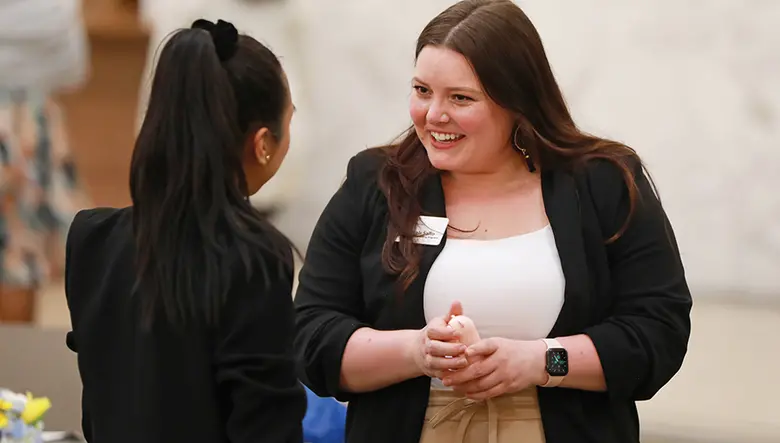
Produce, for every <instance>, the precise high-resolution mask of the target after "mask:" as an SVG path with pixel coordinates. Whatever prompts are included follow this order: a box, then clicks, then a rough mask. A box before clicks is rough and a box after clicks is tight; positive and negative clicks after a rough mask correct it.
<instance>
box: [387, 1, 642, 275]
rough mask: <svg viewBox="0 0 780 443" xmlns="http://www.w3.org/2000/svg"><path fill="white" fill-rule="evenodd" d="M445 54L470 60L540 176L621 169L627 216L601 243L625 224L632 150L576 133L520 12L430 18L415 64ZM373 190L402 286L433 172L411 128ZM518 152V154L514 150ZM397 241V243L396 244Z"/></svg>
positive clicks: (456, 8) (486, 7) (470, 4)
mask: <svg viewBox="0 0 780 443" xmlns="http://www.w3.org/2000/svg"><path fill="white" fill-rule="evenodd" d="M429 45H432V46H437V47H443V48H448V49H451V50H453V51H455V52H458V53H460V54H462V55H463V56H464V57H466V59H467V60H469V62H470V63H471V65H472V66H473V68H474V71H475V72H476V74H477V77H478V78H479V80H480V82H481V83H482V87H483V88H484V90H485V92H486V93H487V95H488V96H489V97H490V98H491V99H492V100H493V101H494V102H496V103H497V104H498V105H499V106H501V107H502V108H504V109H506V110H508V111H509V112H511V113H512V114H513V115H515V117H516V119H515V120H516V126H515V131H514V132H513V133H512V134H511V137H515V139H514V141H513V142H514V143H516V144H517V145H518V146H521V147H523V148H524V149H525V150H526V151H527V153H528V154H529V155H530V157H531V159H532V160H533V162H534V163H535V164H536V165H538V166H539V168H540V169H541V170H543V171H549V170H553V169H560V168H567V169H572V168H574V167H575V166H577V165H582V164H583V163H584V162H585V161H587V160H589V159H594V158H601V159H605V160H608V161H610V162H612V163H614V164H615V165H616V166H617V167H619V168H620V170H621V171H622V174H623V178H624V180H625V182H626V185H627V187H628V192H629V198H630V202H631V205H630V211H629V215H628V217H627V219H626V221H625V223H624V224H623V226H622V227H621V228H620V229H619V230H618V232H616V233H615V234H614V235H612V236H611V237H610V238H609V239H608V240H607V242H613V241H615V240H617V239H618V238H619V237H620V236H621V235H622V234H623V232H625V229H626V227H627V224H628V222H629V220H630V218H631V216H632V214H633V212H634V209H635V207H636V204H637V199H638V198H639V190H638V187H637V184H636V180H635V177H634V167H635V166H636V165H637V164H641V161H640V160H639V158H638V157H637V155H636V152H635V151H634V150H633V149H631V148H629V147H627V146H625V145H623V144H621V143H618V142H615V141H612V140H606V139H603V138H599V137H595V136H592V135H589V134H586V133H584V132H583V131H581V130H580V129H579V128H577V126H576V125H575V124H574V121H573V119H572V117H571V114H570V113H569V110H568V108H567V106H566V102H565V100H564V98H563V95H562V94H561V90H560V88H559V87H558V83H557V81H556V80H555V76H554V75H553V73H552V70H551V69H550V64H549V62H548V60H547V55H546V53H545V50H544V46H543V45H542V40H541V38H540V37H539V34H538V33H537V31H536V28H534V25H533V24H532V23H531V21H530V20H529V19H528V17H527V16H526V15H525V13H523V11H522V10H521V9H520V8H519V7H518V6H517V5H515V4H514V3H513V2H512V1H510V0H464V1H461V2H458V3H456V4H455V5H453V6H451V7H450V8H448V9H447V10H445V11H444V12H442V13H441V14H439V15H438V16H436V17H435V18H434V19H433V20H431V22H430V23H428V25H427V26H426V27H425V29H423V31H422V33H421V34H420V37H419V38H418V39H417V48H416V51H415V60H416V59H417V57H418V56H419V55H420V52H421V51H422V50H423V48H425V47H426V46H429ZM385 149H386V151H387V160H386V162H385V165H384V166H383V168H382V170H381V173H380V178H379V185H380V187H381V189H382V191H383V193H384V194H385V197H386V198H387V202H388V207H389V226H388V230H387V238H386V240H385V244H384V248H383V250H382V263H383V265H384V267H385V269H386V270H387V271H388V272H390V273H392V274H394V275H398V282H399V283H400V285H401V288H402V289H406V288H407V287H408V286H409V285H410V284H411V282H412V281H414V279H415V278H417V275H418V273H419V261H420V250H419V245H416V244H415V243H414V242H413V237H414V228H415V225H416V224H417V220H418V218H419V216H420V215H421V211H422V208H421V206H420V203H419V201H418V195H419V192H420V189H421V187H422V185H423V183H424V182H425V181H426V179H427V178H429V177H430V176H431V175H433V174H436V173H437V172H438V171H436V169H435V168H434V167H433V166H432V165H431V163H430V161H429V159H428V155H427V153H426V151H425V148H424V147H423V144H422V142H421V141H420V139H419V138H418V137H417V134H416V133H415V131H414V128H410V129H409V130H408V131H407V132H406V133H405V135H403V136H402V139H401V140H400V141H399V142H398V143H397V144H394V145H390V146H387V147H385ZM518 155H520V154H519V153H518ZM398 236H400V241H399V242H396V241H395V239H396V238H397V237H398Z"/></svg>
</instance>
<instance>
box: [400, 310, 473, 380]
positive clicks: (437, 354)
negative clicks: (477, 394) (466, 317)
mask: <svg viewBox="0 0 780 443" xmlns="http://www.w3.org/2000/svg"><path fill="white" fill-rule="evenodd" d="M462 314H463V307H462V306H461V304H460V302H457V301H456V302H453V303H452V306H450V312H449V313H448V314H447V315H446V316H444V317H436V318H435V319H433V320H431V322H430V323H428V325H427V326H425V327H424V328H423V329H421V330H420V331H419V333H418V334H417V336H416V338H415V341H414V342H413V343H412V344H411V349H410V351H411V353H412V357H413V358H414V362H415V364H416V365H417V367H418V369H419V370H420V371H421V372H422V373H423V374H425V375H427V376H429V377H435V378H442V377H443V376H444V374H445V373H447V372H449V371H451V370H457V369H463V368H465V367H466V366H468V361H466V354H465V352H466V345H464V344H463V343H461V342H460V340H459V338H458V335H457V333H456V331H455V330H454V329H452V328H451V327H449V326H448V325H447V322H448V321H449V319H450V318H452V316H453V315H462Z"/></svg>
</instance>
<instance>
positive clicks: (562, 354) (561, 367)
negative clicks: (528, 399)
mask: <svg viewBox="0 0 780 443" xmlns="http://www.w3.org/2000/svg"><path fill="white" fill-rule="evenodd" d="M547 373H548V374H550V376H552V377H563V376H564V375H567V374H568V373H569V354H568V353H567V352H566V349H548V350H547Z"/></svg>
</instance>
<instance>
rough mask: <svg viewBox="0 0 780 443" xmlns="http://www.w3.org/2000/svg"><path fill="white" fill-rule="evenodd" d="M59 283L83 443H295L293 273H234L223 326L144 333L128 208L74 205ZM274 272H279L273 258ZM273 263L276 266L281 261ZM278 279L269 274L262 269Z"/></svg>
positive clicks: (298, 407) (298, 395) (301, 408)
mask: <svg viewBox="0 0 780 443" xmlns="http://www.w3.org/2000/svg"><path fill="white" fill-rule="evenodd" d="M66 255H67V258H66V272H65V290H66V295H67V299H68V307H69V309H70V316H71V324H72V327H73V331H72V332H70V333H68V337H67V343H68V347H70V348H71V349H72V350H73V351H76V352H77V353H78V366H79V372H80V373H81V380H82V382H83V385H84V387H83V395H82V428H83V430H84V435H85V436H86V438H87V441H89V442H90V443H124V442H127V443H137V442H147V443H176V442H181V443H185V442H210V443H218V442H225V443H227V442H231V443H240V442H246V443H250V442H251V443H255V442H269V443H270V442H277V443H294V442H298V443H300V442H301V441H302V439H303V434H302V432H303V431H302V427H301V421H302V419H303V416H304V414H305V413H306V394H305V391H304V389H303V386H301V384H300V383H299V381H298V379H297V377H296V375H295V358H294V353H293V348H292V344H293V335H294V327H295V324H294V319H293V317H294V312H293V309H292V297H291V291H292V273H287V275H285V276H284V277H283V278H275V279H274V280H273V281H271V282H270V285H268V286H267V287H266V285H265V278H266V277H265V276H264V275H262V273H260V272H257V273H255V277H253V278H251V279H250V280H249V281H247V279H245V278H240V277H237V278H236V283H235V284H234V286H233V287H231V288H230V291H229V292H228V295H227V297H226V301H225V304H224V307H223V308H222V311H221V317H222V318H221V320H220V324H219V326H214V327H205V326H202V325H198V324H196V323H197V322H190V323H189V324H188V325H187V326H186V328H185V329H183V330H179V329H176V330H174V329H173V328H171V327H169V326H167V325H166V324H165V323H164V322H157V323H156V324H155V327H154V328H153V329H152V330H151V331H146V330H142V329H141V328H140V327H139V324H140V319H139V318H140V317H139V316H140V309H139V308H140V306H139V303H138V300H137V298H135V297H132V296H131V289H132V287H133V284H134V282H135V267H134V260H135V247H134V239H133V231H132V209H131V208H125V209H109V208H101V209H93V210H87V211H82V212H79V213H78V214H77V215H76V217H75V219H74V221H73V224H72V225H71V228H70V232H69V234H68V242H67V254H66ZM268 260H269V261H268V262H267V263H268V264H269V268H270V269H275V266H274V262H273V261H270V260H276V259H274V258H272V257H269V258H268ZM277 263H278V261H277ZM269 275H271V276H272V275H276V273H269Z"/></svg>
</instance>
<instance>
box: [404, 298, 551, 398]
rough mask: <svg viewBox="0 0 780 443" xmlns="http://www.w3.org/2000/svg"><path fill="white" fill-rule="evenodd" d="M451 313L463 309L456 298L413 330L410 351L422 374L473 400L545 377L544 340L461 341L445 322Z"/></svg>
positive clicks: (492, 395) (532, 383) (457, 312)
mask: <svg viewBox="0 0 780 443" xmlns="http://www.w3.org/2000/svg"><path fill="white" fill-rule="evenodd" d="M454 315H463V307H462V306H461V304H460V303H459V302H454V303H453V304H452V306H451V307H450V312H449V313H448V314H447V316H445V317H438V318H436V319H433V320H431V322H430V323H428V325H427V326H426V327H425V328H423V329H422V330H420V333H419V335H418V336H417V339H416V342H415V344H414V346H413V347H412V353H413V356H414V360H415V363H416V364H417V366H418V368H419V369H420V370H421V371H422V372H423V373H424V374H425V375H427V376H429V377H436V378H440V379H441V380H442V382H443V383H444V385H445V386H449V387H452V388H453V389H454V390H455V391H457V392H460V393H462V394H463V395H465V396H466V397H468V398H470V399H473V400H484V399H488V398H493V397H497V396H499V395H502V394H507V393H513V392H518V391H521V390H523V389H526V388H528V387H530V386H536V385H541V384H544V383H546V381H547V373H546V371H545V360H544V355H545V351H546V349H547V348H546V346H545V345H544V342H542V341H541V340H535V341H520V340H510V339H506V338H500V337H493V338H486V339H482V340H479V341H478V342H477V343H474V344H472V345H470V346H466V345H465V344H464V343H462V342H461V341H460V333H459V332H458V331H456V330H454V329H453V328H451V327H449V326H448V325H447V322H448V320H449V319H450V318H452V316H454Z"/></svg>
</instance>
